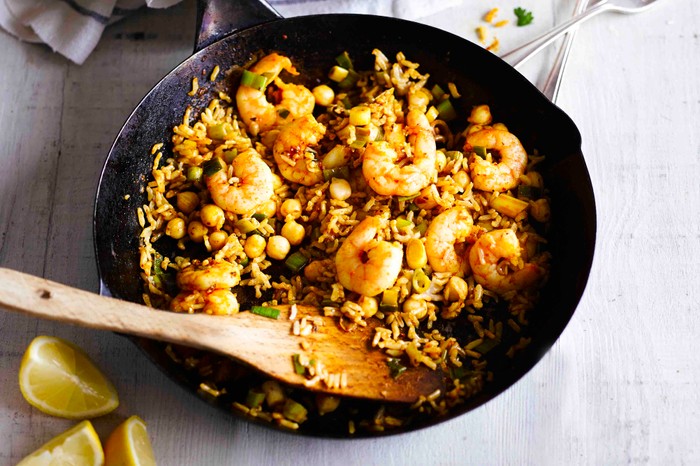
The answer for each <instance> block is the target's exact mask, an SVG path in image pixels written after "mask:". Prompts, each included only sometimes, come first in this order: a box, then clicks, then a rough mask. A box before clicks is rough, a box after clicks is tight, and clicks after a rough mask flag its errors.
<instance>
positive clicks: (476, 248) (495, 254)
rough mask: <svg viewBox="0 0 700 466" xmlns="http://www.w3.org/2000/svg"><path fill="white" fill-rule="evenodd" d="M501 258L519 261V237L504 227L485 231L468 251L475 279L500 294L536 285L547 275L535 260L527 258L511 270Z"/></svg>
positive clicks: (507, 260)
mask: <svg viewBox="0 0 700 466" xmlns="http://www.w3.org/2000/svg"><path fill="white" fill-rule="evenodd" d="M502 260H503V261H506V262H507V263H509V264H511V265H512V266H515V267H517V266H518V264H519V263H521V262H522V261H521V252H520V242H519V241H518V237H517V236H516V234H515V232H514V231H513V230H510V229H507V228H506V229H500V230H493V231H489V232H487V233H484V234H483V235H482V236H481V237H480V238H479V239H478V240H477V241H476V243H474V245H473V246H472V248H471V250H470V251H469V264H470V265H471V268H472V272H473V274H474V279H475V280H476V281H477V283H480V284H481V285H482V286H483V287H485V288H486V289H488V290H491V291H494V292H496V293H499V294H504V293H507V292H509V291H517V290H522V289H525V288H530V287H533V286H537V285H538V284H539V283H540V282H542V280H544V278H545V276H546V271H545V269H544V268H543V267H540V266H539V265H537V264H535V263H532V262H526V263H525V264H524V265H522V267H521V268H519V269H517V270H514V271H510V270H509V269H508V267H507V264H504V263H502Z"/></svg>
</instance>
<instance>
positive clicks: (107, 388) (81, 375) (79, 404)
mask: <svg viewBox="0 0 700 466" xmlns="http://www.w3.org/2000/svg"><path fill="white" fill-rule="evenodd" d="M19 388H20V390H21V392H22V395H23V396H24V398H25V399H26V400H27V401H28V402H29V404H31V405H32V406H34V407H36V408H37V409H39V410H40V411H42V412H44V413H46V414H51V415H53V416H59V417H64V418H68V419H86V418H93V417H97V416H101V415H103V414H107V413H109V412H111V411H113V410H114V409H115V408H116V407H117V406H119V398H118V397H117V391H116V390H115V389H114V386H113V385H112V383H111V382H110V381H109V380H107V378H106V377H105V376H104V375H103V374H102V372H100V370H99V369H97V367H95V364H94V363H93V362H92V361H91V360H90V358H89V357H88V356H87V355H86V354H85V353H84V352H83V351H82V350H81V349H80V348H78V347H77V346H75V345H73V344H71V343H69V342H67V341H65V340H62V339H60V338H56V337H47V336H39V337H36V338H35V339H34V340H32V342H31V343H30V344H29V347H28V348H27V351H26V352H25V353H24V357H23V358H22V364H21V366H20V369H19Z"/></svg>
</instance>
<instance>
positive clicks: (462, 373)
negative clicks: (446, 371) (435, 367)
mask: <svg viewBox="0 0 700 466" xmlns="http://www.w3.org/2000/svg"><path fill="white" fill-rule="evenodd" d="M473 374H474V371H472V370H471V369H469V368H468V367H467V366H460V367H451V368H450V377H451V378H452V379H453V380H454V379H463V378H464V377H467V376H471V375H473Z"/></svg>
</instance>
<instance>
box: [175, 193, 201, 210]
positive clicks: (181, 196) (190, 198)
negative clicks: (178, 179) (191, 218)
mask: <svg viewBox="0 0 700 466" xmlns="http://www.w3.org/2000/svg"><path fill="white" fill-rule="evenodd" d="M175 204H176V205H177V208H178V209H180V211H181V212H182V213H184V214H191V213H192V212H194V210H195V209H196V208H197V206H199V196H197V193H193V192H192V191H185V192H182V193H177V199H176V200H175Z"/></svg>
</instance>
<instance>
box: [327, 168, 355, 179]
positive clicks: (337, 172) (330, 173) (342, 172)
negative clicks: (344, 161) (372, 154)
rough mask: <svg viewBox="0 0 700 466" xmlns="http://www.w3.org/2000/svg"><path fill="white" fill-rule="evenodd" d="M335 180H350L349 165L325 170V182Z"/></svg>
mask: <svg viewBox="0 0 700 466" xmlns="http://www.w3.org/2000/svg"><path fill="white" fill-rule="evenodd" d="M333 178H342V179H344V180H349V179H350V168H349V167H348V166H347V165H343V166H342V167H333V168H326V169H324V170H323V179H324V180H326V181H329V180H332V179H333Z"/></svg>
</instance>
